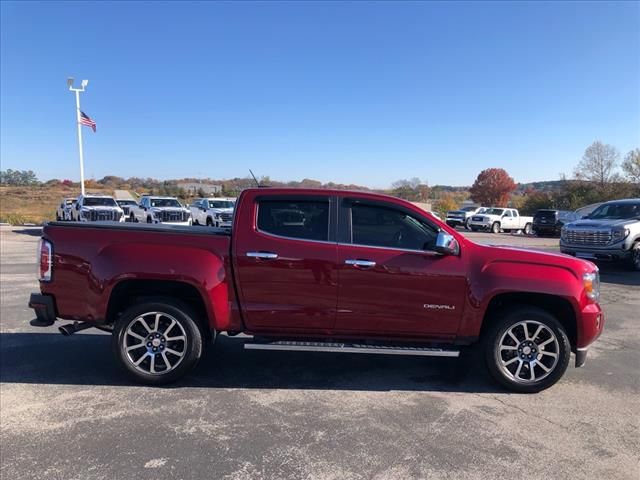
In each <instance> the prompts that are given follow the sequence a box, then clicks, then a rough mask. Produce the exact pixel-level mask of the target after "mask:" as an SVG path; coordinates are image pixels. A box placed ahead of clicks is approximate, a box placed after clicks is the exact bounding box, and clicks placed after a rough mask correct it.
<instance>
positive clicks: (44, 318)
mask: <svg viewBox="0 0 640 480" xmlns="http://www.w3.org/2000/svg"><path fill="white" fill-rule="evenodd" d="M233 222H234V224H233V228H232V229H218V228H215V227H212V228H207V229H204V228H201V229H198V228H193V227H185V226H171V225H158V224H148V225H147V224H132V223H123V224H119V225H118V224H112V225H107V224H71V223H64V222H60V223H58V222H56V223H50V224H47V225H45V227H44V231H43V236H42V239H41V243H40V250H39V252H40V253H39V265H40V267H39V277H40V292H38V293H34V294H33V295H32V296H31V299H30V303H29V305H30V306H31V308H33V309H34V310H35V313H36V317H37V318H35V319H34V320H32V322H31V324H32V325H34V326H49V325H52V324H53V323H54V322H55V321H56V319H65V320H71V321H73V322H74V323H68V324H66V325H64V326H62V327H60V329H61V332H63V333H65V334H71V333H73V332H76V331H78V330H82V329H85V328H90V327H98V328H100V329H102V330H107V331H110V332H112V334H113V335H112V345H113V352H114V354H115V358H116V360H117V362H118V363H119V364H120V365H121V366H122V367H123V369H124V370H125V371H126V372H128V373H129V374H131V375H132V376H133V377H134V378H136V379H137V380H138V381H141V382H143V383H148V384H164V383H167V382H171V381H175V380H177V379H178V378H180V377H182V376H183V375H185V374H186V373H187V372H188V371H189V370H191V369H192V368H193V367H194V365H195V364H196V363H197V361H198V359H199V358H200V357H201V355H202V351H203V346H204V345H206V344H210V343H212V341H213V340H215V338H216V337H217V336H218V335H220V334H222V333H224V334H226V335H228V336H233V335H236V334H239V333H244V334H246V335H248V337H244V336H243V337H241V338H240V339H239V340H238V343H239V344H240V345H243V347H244V348H245V349H260V350H301V351H312V352H334V353H355V354H396V355H417V356H439V357H458V356H459V355H460V353H461V351H462V350H463V349H465V348H468V347H470V346H472V345H474V344H478V345H479V347H480V348H478V349H474V350H473V351H476V352H478V351H482V352H483V354H484V361H485V363H486V365H487V367H488V369H489V371H490V372H491V374H492V375H493V377H494V378H495V379H496V380H497V381H498V382H500V383H501V384H502V385H504V386H506V387H507V388H510V389H512V390H515V391H519V392H537V391H540V390H542V389H544V388H547V387H549V386H551V385H552V384H554V383H555V382H556V381H558V380H559V379H560V377H561V376H562V375H563V374H564V372H565V370H566V368H567V366H568V364H569V360H570V352H572V351H573V352H575V354H576V360H575V365H576V366H577V367H579V366H581V365H582V364H583V363H584V362H585V359H586V355H587V349H588V347H589V345H590V344H591V343H592V342H593V341H594V340H596V338H598V336H599V335H600V333H601V332H602V329H603V325H604V316H603V312H602V311H601V309H600V306H599V304H598V298H599V274H598V269H597V268H596V266H595V265H594V264H592V263H591V262H589V261H586V260H582V259H578V258H574V257H571V256H566V255H562V254H552V253H543V252H535V251H527V250H521V249H513V248H506V247H494V246H484V245H479V244H476V243H474V242H472V241H471V240H469V239H468V238H465V237H464V236H462V235H460V234H459V233H457V232H456V231H455V230H454V229H452V228H450V227H448V226H447V225H446V224H445V223H443V222H441V221H440V220H438V219H436V218H435V217H433V216H432V215H430V214H429V213H427V212H425V211H424V210H422V209H420V208H419V207H416V206H414V205H412V204H411V203H408V202H405V201H403V200H400V199H397V198H393V197H387V196H384V195H378V194H372V193H363V192H348V191H337V190H306V189H285V188H270V189H248V190H245V191H243V192H242V194H241V195H240V197H239V199H238V203H237V206H236V214H235V216H234V220H233ZM78 341H82V340H81V339H79V340H78ZM78 361H81V360H80V359H78ZM96 368H99V366H96ZM256 368H259V366H257V367H256Z"/></svg>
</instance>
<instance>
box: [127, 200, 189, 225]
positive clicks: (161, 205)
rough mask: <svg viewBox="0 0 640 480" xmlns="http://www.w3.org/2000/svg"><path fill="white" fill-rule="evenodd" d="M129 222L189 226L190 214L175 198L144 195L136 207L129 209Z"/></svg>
mask: <svg viewBox="0 0 640 480" xmlns="http://www.w3.org/2000/svg"><path fill="white" fill-rule="evenodd" d="M129 221H130V222H133V223H137V222H144V223H169V224H172V225H191V212H190V211H189V209H188V208H186V207H183V206H182V204H181V203H180V202H179V201H178V199H177V198H174V197H157V196H151V195H144V196H142V197H140V203H139V204H138V205H132V206H131V207H130V208H129Z"/></svg>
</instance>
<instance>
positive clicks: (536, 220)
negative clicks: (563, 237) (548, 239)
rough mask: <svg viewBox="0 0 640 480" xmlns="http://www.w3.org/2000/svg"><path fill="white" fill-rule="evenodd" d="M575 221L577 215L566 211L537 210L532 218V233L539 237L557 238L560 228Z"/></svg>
mask: <svg viewBox="0 0 640 480" xmlns="http://www.w3.org/2000/svg"><path fill="white" fill-rule="evenodd" d="M577 219H578V217H577V215H576V214H575V213H574V212H570V211H568V210H548V209H545V210H538V211H537V212H536V214H535V215H534V216H533V233H535V234H536V235H538V236H539V237H543V236H545V235H549V236H556V237H559V236H560V231H561V230H562V226H563V225H564V224H565V223H570V222H573V221H575V220H577Z"/></svg>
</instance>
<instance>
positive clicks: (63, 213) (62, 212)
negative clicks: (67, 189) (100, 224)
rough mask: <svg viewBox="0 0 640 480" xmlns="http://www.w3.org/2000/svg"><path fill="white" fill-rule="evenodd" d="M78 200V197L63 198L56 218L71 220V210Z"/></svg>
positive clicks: (58, 219) (57, 209)
mask: <svg viewBox="0 0 640 480" xmlns="http://www.w3.org/2000/svg"><path fill="white" fill-rule="evenodd" d="M77 201H78V199H77V198H74V197H68V198H63V199H62V201H61V202H60V204H59V205H58V208H56V220H57V221H59V222H61V221H69V220H71V210H73V207H74V206H75V204H76V202H77Z"/></svg>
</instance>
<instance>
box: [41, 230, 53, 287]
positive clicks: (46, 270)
mask: <svg viewBox="0 0 640 480" xmlns="http://www.w3.org/2000/svg"><path fill="white" fill-rule="evenodd" d="M38 251H39V252H40V268H39V270H38V280H40V281H41V282H50V281H51V272H52V270H53V249H52V248H51V242H49V241H48V240H45V239H43V238H41V239H40V243H39V245H38Z"/></svg>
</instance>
